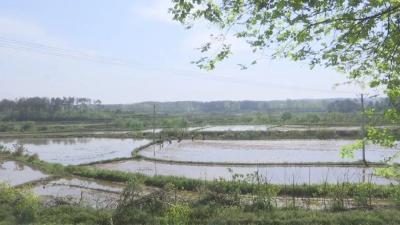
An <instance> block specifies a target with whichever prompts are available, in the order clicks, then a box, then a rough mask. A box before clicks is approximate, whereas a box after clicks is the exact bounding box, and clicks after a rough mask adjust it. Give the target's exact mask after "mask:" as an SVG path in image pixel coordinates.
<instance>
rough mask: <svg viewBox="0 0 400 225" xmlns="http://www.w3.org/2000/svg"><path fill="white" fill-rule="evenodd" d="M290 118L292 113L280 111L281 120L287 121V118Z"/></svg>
mask: <svg viewBox="0 0 400 225" xmlns="http://www.w3.org/2000/svg"><path fill="white" fill-rule="evenodd" d="M290 119H292V114H291V113H290V112H284V113H282V115H281V120H282V121H283V122H285V121H288V120H290Z"/></svg>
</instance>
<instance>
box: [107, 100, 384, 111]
mask: <svg viewBox="0 0 400 225" xmlns="http://www.w3.org/2000/svg"><path fill="white" fill-rule="evenodd" d="M153 105H156V110H157V112H164V113H246V112H266V113H283V112H291V113H300V112H301V113H307V112H341V113H352V112H359V111H360V108H361V104H360V100H359V99H305V100H282V101H212V102H198V101H179V102H142V103H135V104H125V105H106V106H105V108H107V109H112V110H121V111H125V112H132V111H134V112H138V113H150V112H152V111H153ZM389 105H390V102H389V101H388V100H387V99H385V98H376V99H374V100H368V101H366V107H373V108H375V109H376V110H377V111H381V110H383V109H385V108H388V107H389Z"/></svg>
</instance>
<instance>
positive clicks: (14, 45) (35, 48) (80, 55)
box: [0, 36, 357, 95]
mask: <svg viewBox="0 0 400 225" xmlns="http://www.w3.org/2000/svg"><path fill="white" fill-rule="evenodd" d="M0 47H1V48H8V49H11V50H15V51H26V52H32V53H38V54H43V55H47V56H57V57H65V58H71V59H75V60H86V61H91V62H95V63H100V64H107V65H116V66H122V67H127V68H135V69H136V67H142V68H144V69H146V70H155V71H160V72H164V73H165V72H168V73H170V74H171V75H172V76H179V77H184V78H203V79H204V78H207V80H210V79H211V80H214V81H220V82H221V81H222V82H228V83H231V84H237V85H249V86H253V87H254V86H259V87H264V88H274V89H288V90H298V91H306V92H317V93H337V94H354V95H356V94H357V93H355V92H350V91H337V90H323V89H318V88H306V87H300V86H294V85H281V84H273V83H268V82H264V81H249V80H243V79H237V78H235V77H229V76H223V75H213V76H210V75H209V74H206V73H201V72H198V71H196V72H194V71H187V70H182V69H175V68H166V67H164V68H161V67H156V66H148V65H145V64H143V63H140V62H134V61H128V60H124V59H120V58H112V57H105V56H101V55H98V54H91V53H87V52H83V51H77V50H71V49H65V48H60V47H55V46H50V45H45V44H41V43H35V42H28V41H21V40H17V39H11V38H7V37H4V36H0ZM195 74H197V75H195Z"/></svg>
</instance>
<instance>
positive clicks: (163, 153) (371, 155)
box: [140, 140, 399, 163]
mask: <svg viewBox="0 0 400 225" xmlns="http://www.w3.org/2000/svg"><path fill="white" fill-rule="evenodd" d="M351 143H354V141H353V140H260V141H259V140H257V141H253V140H250V141H244V140H241V141H236V140H229V141H208V140H207V141H201V140H195V141H190V140H184V141H182V142H180V143H178V142H177V141H174V142H173V143H172V144H168V143H164V145H163V147H162V148H161V147H160V146H150V147H148V148H146V149H144V150H143V151H141V152H140V154H141V155H143V156H146V157H149V158H157V159H164V160H173V161H186V162H187V161H190V162H215V163H218V162H228V163H313V162H327V163H329V162H335V163H340V162H353V161H358V160H361V159H362V154H361V151H357V152H355V154H354V158H342V157H340V149H341V147H342V146H345V145H348V144H351ZM398 151H399V150H396V149H384V148H382V147H380V146H376V145H369V146H367V151H366V158H367V160H368V161H371V162H380V161H382V160H384V159H387V158H388V157H389V156H392V155H394V154H395V153H396V152H398Z"/></svg>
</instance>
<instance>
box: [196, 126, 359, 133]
mask: <svg viewBox="0 0 400 225" xmlns="http://www.w3.org/2000/svg"><path fill="white" fill-rule="evenodd" d="M308 130H344V131H353V130H360V127H357V126H315V125H312V126H311V125H310V126H307V125H272V124H266V125H224V126H209V127H206V128H200V129H198V131H204V132H222V131H308Z"/></svg>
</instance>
